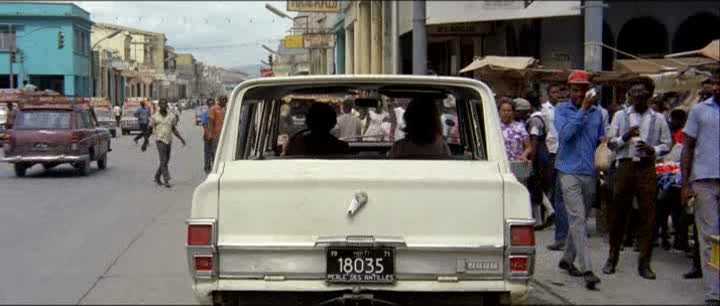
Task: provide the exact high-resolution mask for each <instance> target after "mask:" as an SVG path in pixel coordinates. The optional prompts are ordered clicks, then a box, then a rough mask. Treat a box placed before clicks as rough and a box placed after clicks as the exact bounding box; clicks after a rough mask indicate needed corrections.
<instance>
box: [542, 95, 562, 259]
mask: <svg viewBox="0 0 720 306" xmlns="http://www.w3.org/2000/svg"><path fill="white" fill-rule="evenodd" d="M547 96H548V101H547V102H545V103H543V105H542V112H543V115H544V117H545V123H546V125H547V128H548V129H547V137H546V138H545V144H546V145H547V149H548V161H547V166H546V168H545V178H544V179H545V184H546V185H547V188H548V190H549V191H550V192H551V193H550V195H549V198H550V202H551V203H552V205H553V208H554V209H555V241H554V242H553V243H552V244H550V245H548V246H547V248H548V249H549V250H551V251H560V250H563V249H564V248H565V243H566V242H565V241H566V239H567V235H568V219H567V212H566V211H565V204H564V203H563V198H562V193H561V189H560V184H559V183H558V178H557V171H556V170H555V158H556V156H557V151H558V132H557V129H555V105H557V103H558V101H560V98H561V97H562V85H561V84H550V85H549V86H548V88H547Z"/></svg>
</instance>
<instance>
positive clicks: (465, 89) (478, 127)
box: [228, 80, 496, 161]
mask: <svg viewBox="0 0 720 306" xmlns="http://www.w3.org/2000/svg"><path fill="white" fill-rule="evenodd" d="M333 81H334V80H333ZM363 81H365V80H363ZM374 81H376V80H368V82H369V83H372V82H374ZM431 81H432V80H431ZM260 83H262V82H260ZM476 83H478V84H467V83H460V84H434V82H433V84H431V85H437V86H443V87H447V89H450V91H451V92H453V95H455V97H456V99H457V100H456V101H457V103H458V104H460V103H465V105H464V106H465V109H464V111H462V112H458V123H459V124H461V126H460V130H461V131H459V132H460V133H461V138H462V141H461V143H462V146H463V153H462V154H457V155H453V157H451V159H458V157H461V158H462V157H465V158H462V159H463V160H481V161H490V158H491V157H492V158H493V160H495V153H496V152H495V150H494V149H493V150H492V154H491V148H488V147H487V140H488V137H491V136H492V137H491V138H495V137H496V135H495V134H494V133H493V131H487V130H485V127H486V125H487V124H486V122H485V120H488V118H485V117H484V115H485V114H486V113H487V112H486V111H484V110H483V108H484V107H485V104H486V103H485V102H486V101H485V100H486V98H489V99H490V101H489V102H492V100H493V99H492V95H490V94H492V92H489V94H488V93H486V92H484V91H483V89H485V90H488V91H489V90H490V89H489V88H488V87H487V85H485V84H483V83H480V82H476ZM389 84H393V85H404V84H405V83H401V82H396V81H395V80H390V82H389ZM287 85H290V86H308V87H312V86H313V84H304V83H301V84H297V85H296V84H292V85H291V84H282V83H281V84H257V85H256V84H247V87H245V88H240V91H236V92H234V93H233V96H234V99H237V100H238V101H237V102H238V103H237V104H236V105H239V106H240V108H241V109H240V110H239V111H238V114H239V117H240V118H238V119H236V120H239V121H244V122H245V123H243V122H240V124H239V126H238V129H237V130H236V131H234V135H233V138H234V140H233V141H235V148H233V151H234V152H228V153H230V154H231V155H230V156H233V157H234V158H233V159H232V160H250V159H254V160H257V159H264V158H261V155H263V154H264V153H266V152H267V153H270V152H271V151H269V150H259V147H257V146H258V144H259V143H258V142H259V140H260V139H258V137H260V135H257V133H258V132H259V131H258V130H255V129H251V128H250V126H249V125H247V122H248V121H255V120H258V118H257V113H258V111H259V110H258V109H257V106H258V105H261V104H263V103H281V102H282V101H284V100H283V98H282V97H280V96H273V98H272V99H275V100H262V96H258V95H255V94H253V95H250V96H252V98H250V97H248V95H249V92H250V91H253V90H257V89H262V90H267V88H268V87H273V88H275V87H277V88H278V89H283V86H287ZM355 85H358V86H363V85H367V83H363V82H357V83H356V82H355V81H352V84H349V85H347V86H355ZM409 85H410V86H417V85H422V84H414V83H412V82H411V84H409ZM338 86H342V84H341V85H338ZM288 92H289V91H288ZM235 93H238V95H237V96H236V95H235ZM245 97H248V98H249V99H248V100H245V99H244V98H245ZM471 101H472V102H471ZM248 103H252V105H254V106H248ZM278 105H279V104H278ZM246 107H248V108H246ZM460 108H462V106H459V107H458V109H460ZM276 109H277V112H278V113H279V110H280V107H279V106H277V107H276ZM459 113H462V114H459ZM276 115H277V114H276ZM248 119H252V120H248ZM279 120H280V118H279V116H278V118H274V119H272V120H270V121H267V120H262V123H263V126H262V127H261V128H264V129H265V130H263V133H265V134H266V135H267V134H269V135H272V137H273V138H272V139H273V140H271V141H267V140H265V141H264V143H265V146H266V147H267V148H270V147H273V146H277V144H276V141H275V138H277V136H278V134H279V128H280V127H279V126H272V127H271V128H268V127H267V124H274V123H277V121H279ZM468 120H469V121H468ZM475 120H479V121H480V122H475ZM465 124H467V125H465ZM250 133H256V135H250ZM249 136H253V137H255V139H251V138H250V137H249ZM468 136H469V137H468ZM250 141H252V142H253V143H252V144H251V145H252V150H253V152H252V153H253V155H252V156H251V155H250V154H248V153H250V152H248V150H249V149H250V148H249V146H247V143H249V142H250ZM288 141H289V139H288ZM273 143H274V144H273ZM466 144H472V146H468V145H466ZM267 148H265V149H267ZM465 149H471V150H472V152H471V153H472V154H467V151H465ZM271 150H272V149H271ZM260 151H264V152H260ZM276 155H277V154H276ZM468 155H472V156H468ZM251 157H252V158H251ZM336 159H337V158H336ZM347 160H356V159H355V158H347Z"/></svg>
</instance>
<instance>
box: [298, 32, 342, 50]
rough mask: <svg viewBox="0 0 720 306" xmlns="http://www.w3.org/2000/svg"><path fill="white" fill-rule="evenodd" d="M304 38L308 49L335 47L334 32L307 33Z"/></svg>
mask: <svg viewBox="0 0 720 306" xmlns="http://www.w3.org/2000/svg"><path fill="white" fill-rule="evenodd" d="M303 40H304V44H305V48H306V49H322V48H333V47H335V35H334V34H318V33H305V34H303Z"/></svg>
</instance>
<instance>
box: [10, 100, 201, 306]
mask: <svg viewBox="0 0 720 306" xmlns="http://www.w3.org/2000/svg"><path fill="white" fill-rule="evenodd" d="M192 120H193V119H192V114H191V112H185V113H184V114H183V116H182V120H181V129H180V130H181V133H183V134H184V135H185V136H186V138H188V139H189V142H190V143H189V145H188V146H187V147H185V148H182V146H181V145H180V143H179V142H177V143H176V144H175V145H174V146H173V152H172V160H171V167H172V168H171V174H172V176H173V178H174V179H173V181H172V183H173V184H174V185H175V186H174V187H173V188H172V189H170V190H168V189H166V188H164V187H158V186H156V185H155V183H153V182H152V177H153V173H154V170H155V169H154V167H155V165H156V163H157V151H156V150H155V147H154V145H151V146H150V148H148V151H147V152H144V153H143V152H140V150H139V147H137V146H136V145H135V144H134V143H133V142H132V140H131V137H128V136H124V137H118V138H115V139H113V143H112V148H113V151H112V152H111V153H110V155H109V162H108V169H106V170H103V171H98V170H97V168H96V167H95V165H94V164H93V172H92V173H91V174H90V175H89V176H87V177H77V176H75V174H74V173H73V169H72V167H70V166H61V167H58V168H55V169H53V170H51V171H50V172H45V171H43V170H42V168H41V167H39V166H35V167H33V168H32V169H30V170H29V171H28V177H26V178H21V179H18V178H15V177H14V173H13V171H12V168H11V167H10V166H9V165H7V164H0V186H2V187H1V188H0V203H2V204H0V245H2V246H3V247H2V252H0V271H2V273H0V303H13V304H15V303H32V304H46V303H62V304H76V303H83V304H97V303H108V304H112V303H133V304H137V303H150V304H167V303H182V304H188V303H194V302H195V300H194V298H193V296H192V295H191V293H190V291H189V288H190V279H189V276H188V273H187V268H186V266H187V264H186V262H185V255H184V249H183V245H184V233H185V232H184V220H185V219H186V218H187V215H188V212H189V207H190V197H191V194H192V191H193V189H194V187H195V186H197V185H198V184H199V183H200V182H201V181H202V179H203V178H204V174H203V173H202V169H201V166H200V158H201V156H202V154H201V150H202V145H200V143H199V141H200V140H199V139H198V135H199V131H198V129H197V127H195V126H194V125H193V124H192V122H191V121H192Z"/></svg>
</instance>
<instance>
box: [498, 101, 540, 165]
mask: <svg viewBox="0 0 720 306" xmlns="http://www.w3.org/2000/svg"><path fill="white" fill-rule="evenodd" d="M501 101H502V102H500V128H501V130H502V134H503V139H505V153H506V154H507V157H508V160H511V161H513V160H529V159H530V157H531V156H530V155H531V154H532V146H530V135H528V132H527V130H525V125H523V124H522V122H518V121H515V105H514V103H513V102H512V101H511V100H509V99H502V100H501Z"/></svg>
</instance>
